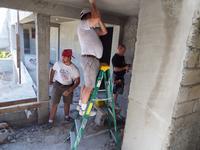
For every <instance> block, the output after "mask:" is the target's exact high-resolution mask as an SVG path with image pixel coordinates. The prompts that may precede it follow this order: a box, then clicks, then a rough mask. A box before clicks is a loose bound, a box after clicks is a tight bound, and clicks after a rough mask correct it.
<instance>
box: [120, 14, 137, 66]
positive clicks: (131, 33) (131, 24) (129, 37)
mask: <svg viewBox="0 0 200 150" xmlns="http://www.w3.org/2000/svg"><path fill="white" fill-rule="evenodd" d="M137 27H138V18H137V16H131V17H129V18H128V20H127V21H126V23H125V25H124V29H123V30H124V34H123V44H125V45H126V48H127V51H126V54H125V58H126V63H128V64H132V63H133V59H134V52H135V42H136V40H137V39H136V35H137Z"/></svg>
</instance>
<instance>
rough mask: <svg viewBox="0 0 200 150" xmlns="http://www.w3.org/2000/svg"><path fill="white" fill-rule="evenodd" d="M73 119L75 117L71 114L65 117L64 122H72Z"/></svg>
mask: <svg viewBox="0 0 200 150" xmlns="http://www.w3.org/2000/svg"><path fill="white" fill-rule="evenodd" d="M72 120H73V119H72V118H71V117H70V116H68V117H65V118H64V122H66V123H70V122H71V121H72Z"/></svg>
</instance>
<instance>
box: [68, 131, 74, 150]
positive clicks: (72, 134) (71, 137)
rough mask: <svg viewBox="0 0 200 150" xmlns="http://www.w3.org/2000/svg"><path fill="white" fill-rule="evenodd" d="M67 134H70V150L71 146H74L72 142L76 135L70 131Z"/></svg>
mask: <svg viewBox="0 0 200 150" xmlns="http://www.w3.org/2000/svg"><path fill="white" fill-rule="evenodd" d="M69 134H70V143H71V149H72V148H73V145H74V142H75V139H76V134H75V132H73V131H70V133H69Z"/></svg>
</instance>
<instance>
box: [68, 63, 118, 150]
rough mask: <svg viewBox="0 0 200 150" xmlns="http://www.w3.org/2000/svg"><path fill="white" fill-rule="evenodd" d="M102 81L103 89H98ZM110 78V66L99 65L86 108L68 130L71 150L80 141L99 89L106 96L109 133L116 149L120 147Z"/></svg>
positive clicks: (74, 149)
mask: <svg viewBox="0 0 200 150" xmlns="http://www.w3.org/2000/svg"><path fill="white" fill-rule="evenodd" d="M102 82H104V87H105V89H104V90H99V88H100V86H101V84H102ZM112 88H113V87H112V79H111V77H110V67H109V66H107V65H103V66H101V67H100V71H99V74H98V77H97V81H96V85H95V88H94V89H93V92H92V94H91V95H90V99H89V101H88V105H87V109H86V111H85V114H84V115H83V116H82V117H81V118H80V119H78V118H76V119H75V121H74V122H75V123H74V127H73V128H72V129H71V131H70V144H71V150H77V149H78V145H79V143H80V140H81V138H82V137H83V134H84V130H85V127H86V125H87V122H88V119H89V117H90V116H89V114H90V112H91V110H92V108H93V107H94V103H95V102H96V101H97V94H98V92H99V91H103V92H105V95H106V98H105V99H104V100H103V101H105V108H106V109H107V111H106V112H107V113H106V114H107V119H108V126H109V131H110V135H111V136H112V138H113V139H114V141H115V145H116V150H120V149H121V136H120V132H119V130H118V127H117V120H116V113H115V102H114V99H113V92H112V90H113V89H112Z"/></svg>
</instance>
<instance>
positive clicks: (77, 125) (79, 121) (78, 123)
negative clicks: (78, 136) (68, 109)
mask: <svg viewBox="0 0 200 150" xmlns="http://www.w3.org/2000/svg"><path fill="white" fill-rule="evenodd" d="M75 126H76V133H78V131H79V129H80V127H81V120H80V119H75Z"/></svg>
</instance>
